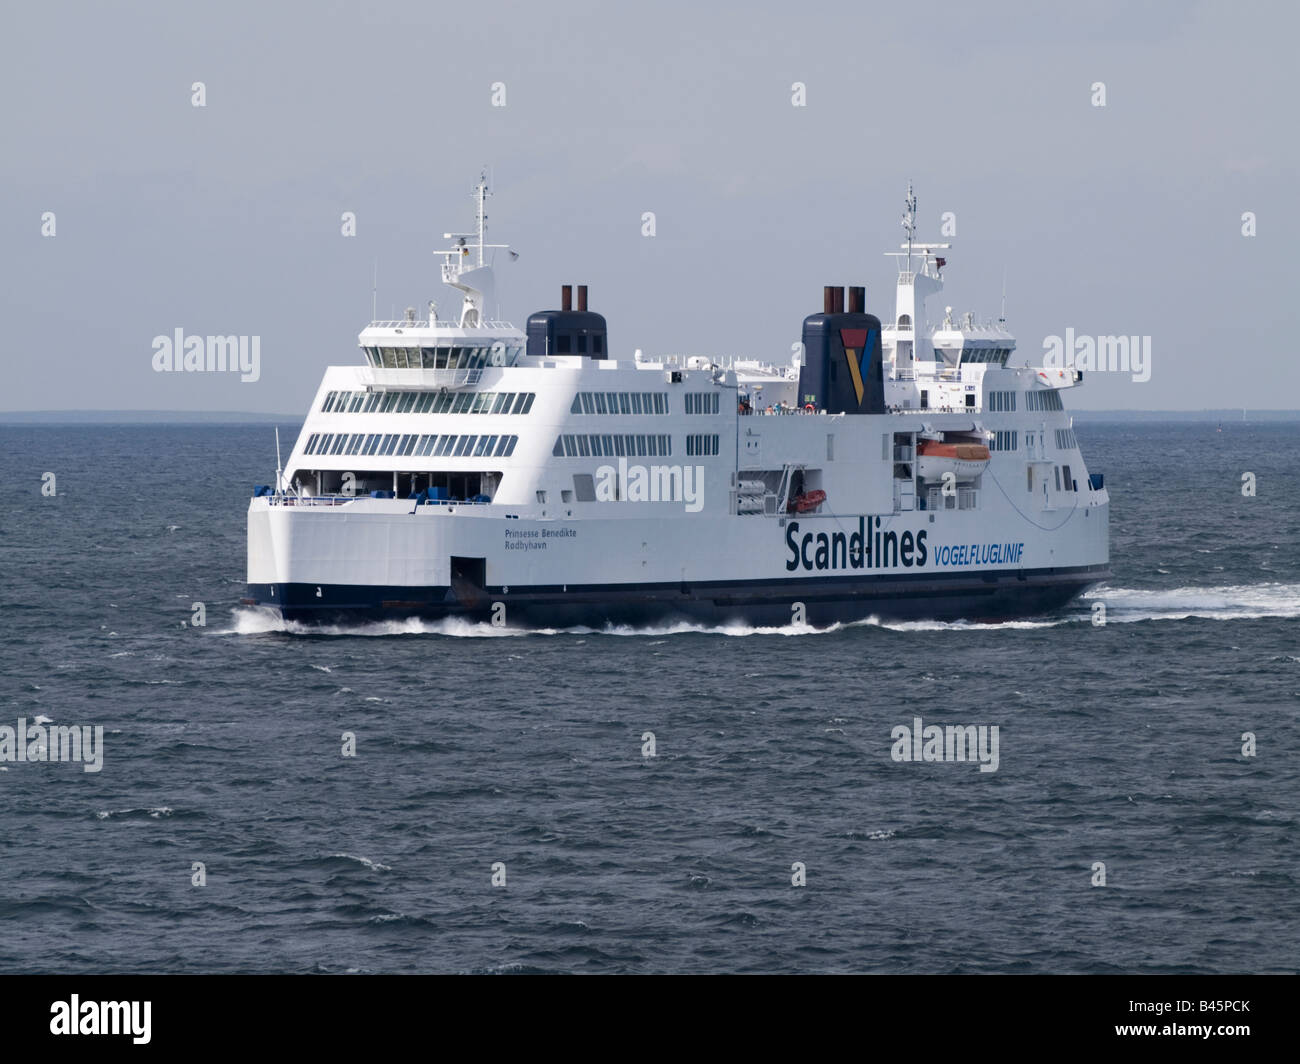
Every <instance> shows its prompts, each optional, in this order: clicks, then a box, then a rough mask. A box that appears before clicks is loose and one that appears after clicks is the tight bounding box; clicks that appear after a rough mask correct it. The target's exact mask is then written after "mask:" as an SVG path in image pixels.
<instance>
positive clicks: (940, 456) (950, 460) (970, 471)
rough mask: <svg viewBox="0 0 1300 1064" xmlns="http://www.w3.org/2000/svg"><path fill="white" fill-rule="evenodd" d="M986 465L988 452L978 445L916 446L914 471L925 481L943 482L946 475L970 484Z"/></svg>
mask: <svg viewBox="0 0 1300 1064" xmlns="http://www.w3.org/2000/svg"><path fill="white" fill-rule="evenodd" d="M988 464H989V449H988V447H986V446H985V445H984V444H982V443H944V442H942V441H940V440H920V441H918V442H917V446H916V467H917V468H916V471H917V473H918V475H920V476H921V477H923V478H924V479H925V480H929V481H939V480H943V478H944V476H945V475H946V474H948V473H952V474H953V475H954V476H956V478H957V479H958V480H973V479H974V478H975V477H977V476H979V475H980V474H981V473H983V472H984V470H985V468H986V467H987V466H988Z"/></svg>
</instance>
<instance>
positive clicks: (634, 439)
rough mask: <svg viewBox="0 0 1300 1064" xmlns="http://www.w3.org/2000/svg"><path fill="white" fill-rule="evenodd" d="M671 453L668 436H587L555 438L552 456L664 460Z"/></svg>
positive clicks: (671, 441)
mask: <svg viewBox="0 0 1300 1064" xmlns="http://www.w3.org/2000/svg"><path fill="white" fill-rule="evenodd" d="M672 453H673V438H672V437H671V436H645V435H635V436H610V435H601V436H595V435H591V436H587V435H582V434H579V435H564V436H559V437H556V440H555V446H554V447H553V448H552V449H551V454H553V455H555V456H556V457H557V458H561V457H563V458H593V457H594V458H624V457H627V458H645V457H651V458H667V457H669V456H671V455H672Z"/></svg>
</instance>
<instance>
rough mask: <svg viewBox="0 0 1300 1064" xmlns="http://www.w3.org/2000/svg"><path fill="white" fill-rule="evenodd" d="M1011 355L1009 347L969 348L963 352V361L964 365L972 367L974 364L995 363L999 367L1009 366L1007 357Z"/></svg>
mask: <svg viewBox="0 0 1300 1064" xmlns="http://www.w3.org/2000/svg"><path fill="white" fill-rule="evenodd" d="M1010 354H1011V348H1009V347H967V348H964V349H963V350H962V353H961V360H962V364H963V365H970V364H971V363H972V362H995V363H997V364H998V365H999V366H1005V365H1006V364H1007V356H1008V355H1010Z"/></svg>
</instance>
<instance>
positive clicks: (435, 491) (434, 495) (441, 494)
mask: <svg viewBox="0 0 1300 1064" xmlns="http://www.w3.org/2000/svg"><path fill="white" fill-rule="evenodd" d="M429 501H430V502H446V501H447V489H446V488H430V489H429Z"/></svg>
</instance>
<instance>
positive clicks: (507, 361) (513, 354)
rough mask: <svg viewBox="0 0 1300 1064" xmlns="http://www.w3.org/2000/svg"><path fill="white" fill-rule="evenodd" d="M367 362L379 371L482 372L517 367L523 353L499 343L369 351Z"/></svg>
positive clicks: (513, 346) (511, 346)
mask: <svg viewBox="0 0 1300 1064" xmlns="http://www.w3.org/2000/svg"><path fill="white" fill-rule="evenodd" d="M362 350H364V351H365V353H366V361H368V362H369V363H370V364H371V365H372V366H375V367H377V368H379V369H482V368H483V367H484V366H513V365H514V363H515V359H517V358H518V357H519V353H520V352H521V351H522V350H523V348H522V347H520V345H519V344H517V343H510V344H507V343H505V342H504V341H501V340H498V341H496V342H495V343H493V344H491V345H485V344H478V345H474V346H470V347H366V348H362Z"/></svg>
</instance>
